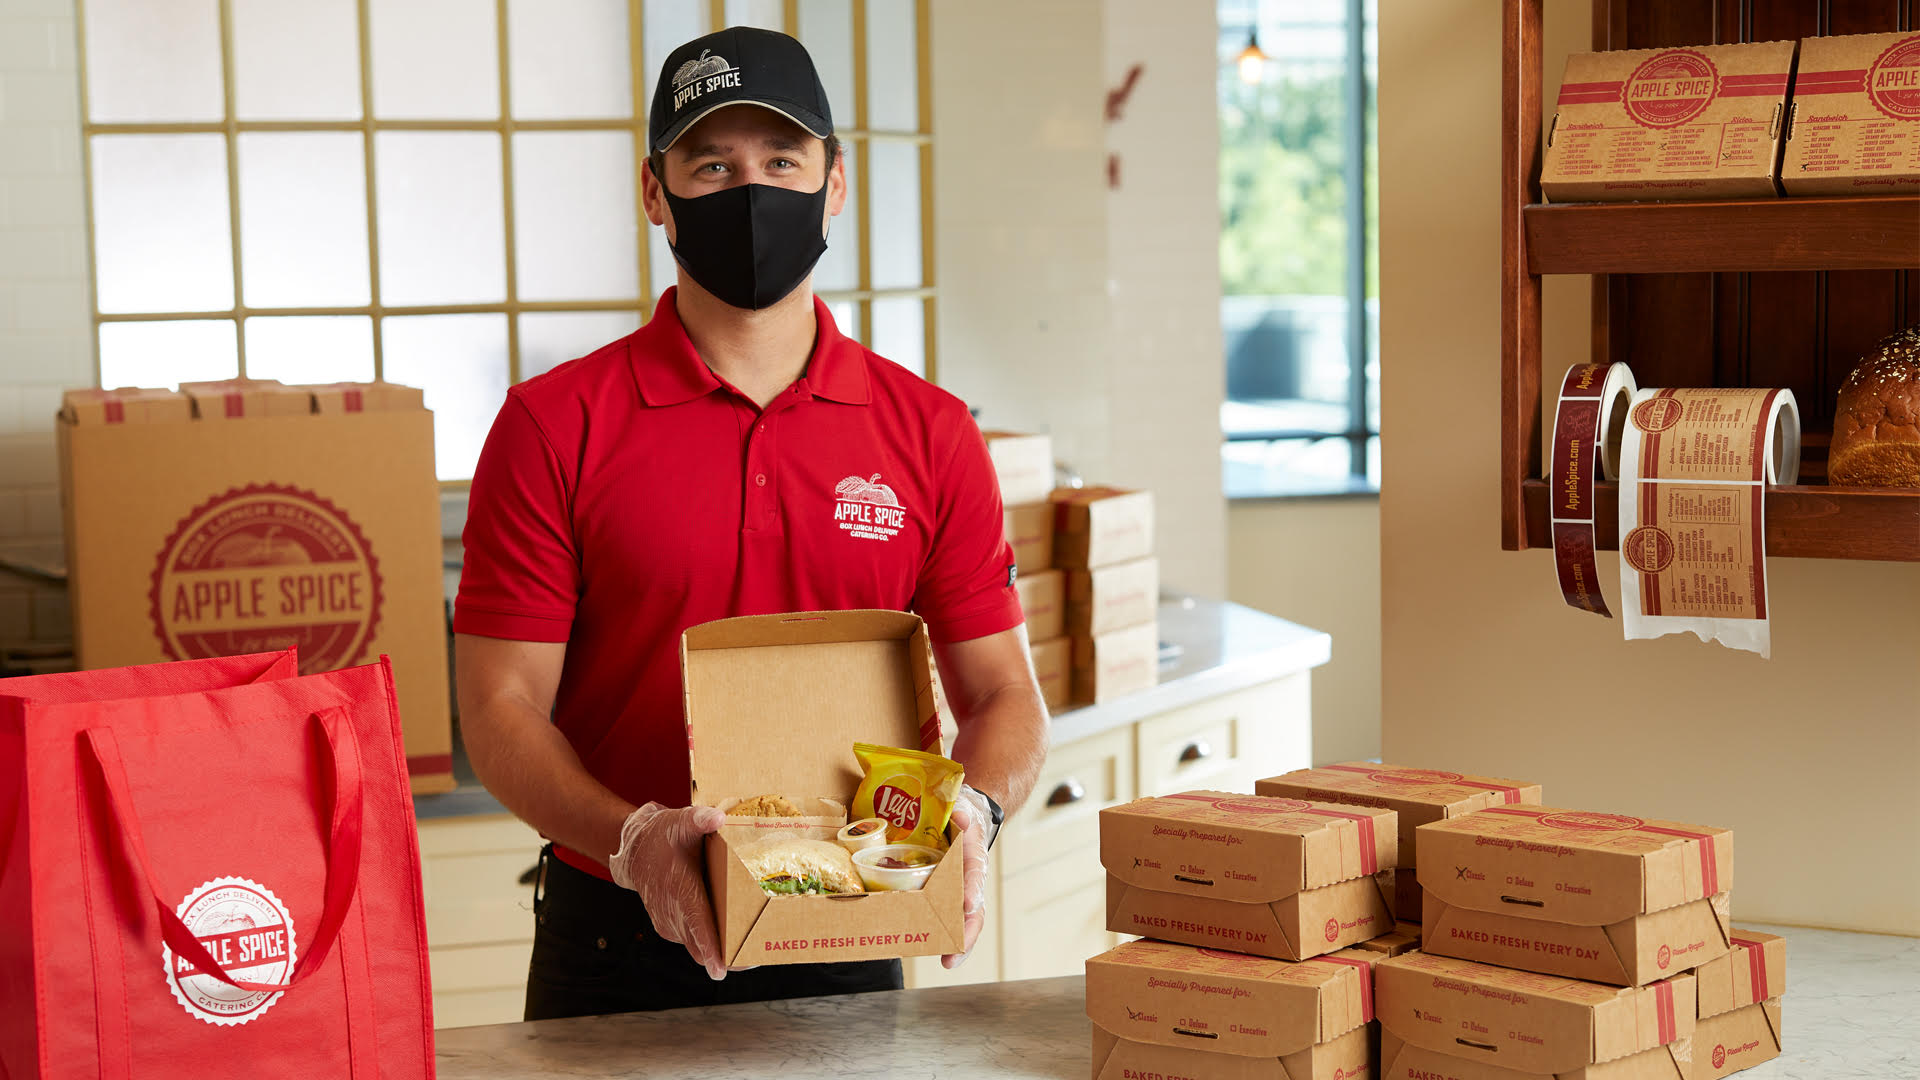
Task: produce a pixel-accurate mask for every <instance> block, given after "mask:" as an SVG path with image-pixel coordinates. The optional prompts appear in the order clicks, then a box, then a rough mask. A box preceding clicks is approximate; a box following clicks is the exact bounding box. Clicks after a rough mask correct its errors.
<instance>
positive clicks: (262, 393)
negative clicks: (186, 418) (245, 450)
mask: <svg viewBox="0 0 1920 1080" xmlns="http://www.w3.org/2000/svg"><path fill="white" fill-rule="evenodd" d="M180 392H181V393H183V394H185V395H187V398H188V399H189V400H191V401H192V402H193V418H194V419H195V420H211V421H219V420H244V419H246V418H247V417H250V416H252V417H260V416H306V415H307V414H309V413H311V412H313V411H314V409H313V391H312V389H311V388H310V387H305V386H288V385H286V384H285V383H282V382H281V381H280V380H278V379H222V380H220V381H218V382H187V383H181V384H180Z"/></svg>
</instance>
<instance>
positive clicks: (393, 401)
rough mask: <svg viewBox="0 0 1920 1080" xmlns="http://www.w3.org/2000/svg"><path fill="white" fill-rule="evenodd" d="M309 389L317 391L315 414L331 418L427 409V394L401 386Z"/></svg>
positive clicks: (341, 385) (349, 385)
mask: <svg viewBox="0 0 1920 1080" xmlns="http://www.w3.org/2000/svg"><path fill="white" fill-rule="evenodd" d="M307 389H308V390H311V391H313V411H314V412H317V413H325V414H327V415H333V414H336V413H357V412H404V411H406V410H408V409H420V408H425V407H426V392H425V391H423V390H421V389H420V388H419V387H417V386H401V385H400V384H398V383H327V384H324V385H320V386H309V387H307Z"/></svg>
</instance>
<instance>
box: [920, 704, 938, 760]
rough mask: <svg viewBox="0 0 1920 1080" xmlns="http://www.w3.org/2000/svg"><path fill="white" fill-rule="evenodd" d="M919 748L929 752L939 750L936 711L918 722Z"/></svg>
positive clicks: (934, 752) (933, 752)
mask: <svg viewBox="0 0 1920 1080" xmlns="http://www.w3.org/2000/svg"><path fill="white" fill-rule="evenodd" d="M920 749H922V750H925V751H926V752H928V753H930V754H937V753H939V752H940V714H939V713H937V712H936V713H934V714H933V715H932V716H929V717H927V718H926V719H925V720H923V721H921V722H920Z"/></svg>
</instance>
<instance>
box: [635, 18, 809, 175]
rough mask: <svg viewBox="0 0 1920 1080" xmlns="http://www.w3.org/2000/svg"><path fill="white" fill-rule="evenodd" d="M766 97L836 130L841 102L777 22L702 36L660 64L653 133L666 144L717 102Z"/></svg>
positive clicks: (778, 108) (787, 113)
mask: <svg viewBox="0 0 1920 1080" xmlns="http://www.w3.org/2000/svg"><path fill="white" fill-rule="evenodd" d="M728 105H759V106H761V107H762V108H767V109H772V110H773V111H774V112H777V113H779V114H780V115H782V116H784V117H786V118H787V119H789V120H791V121H793V122H794V123H796V124H799V125H800V126H801V127H803V128H806V129H807V130H808V131H810V132H812V133H813V134H814V135H815V136H816V137H818V138H822V139H824V138H826V137H827V136H829V135H831V134H833V110H832V108H831V107H829V106H828V104H827V91H826V88H825V87H823V86H821V85H820V75H819V73H818V72H816V71H815V70H814V68H813V57H811V56H809V55H807V48H806V46H804V45H802V44H800V43H799V42H798V41H795V40H794V39H792V38H790V37H788V36H787V35H785V34H782V33H778V32H776V31H773V30H762V29H760V28H758V27H754V26H730V27H728V28H727V29H725V30H719V31H715V32H714V33H711V34H708V35H706V36H705V37H698V38H694V39H693V40H692V41H689V42H687V43H686V44H685V45H682V46H680V47H679V48H677V49H675V50H673V53H672V54H671V55H669V56H668V57H667V62H666V63H664V64H662V65H660V81H659V83H658V84H656V85H655V86H654V89H653V109H652V111H651V112H650V113H649V115H648V116H647V139H648V142H649V144H650V145H651V146H652V147H653V151H654V152H655V153H661V152H664V151H665V150H666V149H667V148H668V147H670V146H672V145H673V144H674V142H675V141H676V140H678V139H679V138H680V136H681V135H684V134H685V133H686V130H687V129H688V128H690V127H692V126H693V125H694V124H696V123H698V122H699V121H700V119H701V118H702V117H704V116H706V115H707V114H708V113H710V112H712V111H713V110H715V109H719V108H723V107H725V106H728Z"/></svg>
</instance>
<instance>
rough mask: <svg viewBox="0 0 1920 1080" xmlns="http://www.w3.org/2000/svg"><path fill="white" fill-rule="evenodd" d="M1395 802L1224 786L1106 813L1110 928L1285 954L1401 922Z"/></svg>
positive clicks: (1296, 955)
mask: <svg viewBox="0 0 1920 1080" xmlns="http://www.w3.org/2000/svg"><path fill="white" fill-rule="evenodd" d="M1398 850H1399V834H1398V832H1397V830H1396V829H1395V827H1394V820H1393V811H1391V810H1376V809H1372V808H1369V807H1353V806H1333V805H1330V804H1325V803H1310V802H1306V801H1303V800H1300V799H1267V798H1260V797H1258V796H1253V795H1232V794H1228V793H1226V792H1219V791H1189V792H1186V793H1184V794H1180V795H1166V796H1161V797H1158V798H1147V799H1137V800H1135V801H1133V802H1130V803H1126V804H1123V805H1121V806H1114V807H1109V808H1107V809H1105V810H1102V811H1101V812H1100V862H1101V865H1103V866H1105V867H1106V869H1107V929H1109V930H1112V931H1114V932H1116V933H1121V934H1141V935H1144V936H1147V937H1153V938H1159V939H1161V940H1163V941H1177V942H1181V943H1184V944H1188V945H1205V946H1210V947H1212V948H1217V949H1231V950H1233V951H1235V952H1244V953H1252V954H1255V955H1258V956H1268V957H1275V958H1278V959H1282V960H1305V959H1308V958H1310V957H1314V956H1320V955H1322V954H1325V953H1330V952H1337V951H1338V950H1340V949H1344V948H1346V947H1347V946H1349V945H1356V944H1358V943H1360V942H1362V941H1367V940H1369V939H1372V938H1375V937H1378V936H1380V935H1381V934H1382V933H1383V932H1386V931H1387V930H1389V929H1391V928H1392V926H1393V918H1392V915H1391V913H1390V911H1389V909H1388V899H1389V898H1388V896H1387V894H1386V890H1387V889H1389V888H1391V882H1388V881H1386V880H1384V879H1383V876H1382V875H1381V874H1380V872H1381V870H1383V869H1392V867H1393V862H1394V858H1395V856H1396V854H1397V852H1398Z"/></svg>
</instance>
